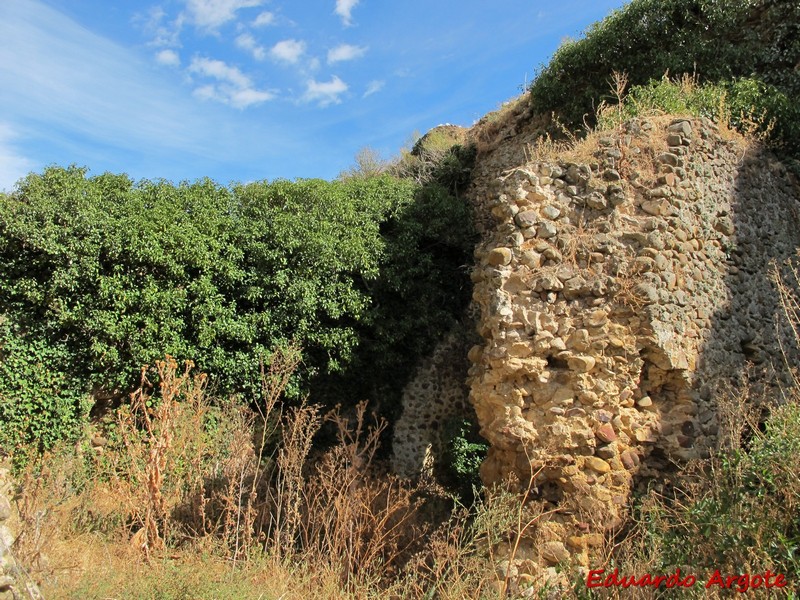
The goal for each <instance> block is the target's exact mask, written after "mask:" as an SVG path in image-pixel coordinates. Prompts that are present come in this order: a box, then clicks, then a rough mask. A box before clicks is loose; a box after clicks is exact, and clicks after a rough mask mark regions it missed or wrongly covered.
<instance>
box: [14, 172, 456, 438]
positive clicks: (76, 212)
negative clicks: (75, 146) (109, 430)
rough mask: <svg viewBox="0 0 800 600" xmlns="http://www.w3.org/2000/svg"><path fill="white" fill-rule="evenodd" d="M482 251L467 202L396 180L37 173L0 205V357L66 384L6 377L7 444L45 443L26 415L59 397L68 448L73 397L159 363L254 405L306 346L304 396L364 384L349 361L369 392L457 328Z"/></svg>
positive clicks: (114, 385)
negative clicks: (284, 349)
mask: <svg viewBox="0 0 800 600" xmlns="http://www.w3.org/2000/svg"><path fill="white" fill-rule="evenodd" d="M470 247H471V241H470V228H469V225H468V215H467V212H466V207H465V206H463V203H461V202H458V201H457V200H455V198H454V197H453V196H452V195H451V194H449V193H448V191H447V190H445V189H444V188H442V187H440V186H437V185H429V186H427V187H426V188H424V189H419V187H418V186H416V185H415V184H413V183H411V182H409V181H406V180H401V179H397V178H394V177H390V176H388V175H387V176H380V177H370V178H353V179H348V180H344V181H334V182H326V181H322V180H304V181H296V182H289V181H281V180H279V181H274V182H271V183H267V182H257V183H251V184H247V185H236V186H231V187H223V186H220V185H217V184H215V183H214V182H212V181H210V180H202V181H198V182H195V183H181V184H179V185H174V184H171V183H169V182H165V181H155V182H153V181H142V182H139V183H134V182H133V181H131V180H130V179H129V178H128V177H127V176H125V175H112V174H103V175H99V176H94V177H90V176H88V175H87V172H86V170H85V169H80V168H76V167H70V168H59V167H51V168H48V169H46V170H45V171H44V172H43V173H41V174H31V175H29V176H28V177H27V178H26V179H25V180H23V181H22V183H21V184H20V185H19V186H18V189H16V190H15V191H14V192H13V193H12V194H10V195H9V196H7V197H5V198H4V199H3V201H2V202H1V203H0V314H2V315H5V318H6V320H7V324H6V325H5V329H4V330H3V336H4V337H3V340H2V341H0V343H1V344H2V345H1V346H0V355H2V356H0V358H2V363H3V365H4V367H3V368H4V369H15V368H16V367H14V363H13V360H19V361H22V363H21V364H23V363H24V364H25V365H36V364H47V373H50V372H52V373H54V374H55V373H58V374H59V375H58V377H61V379H59V381H61V382H62V383H59V384H56V383H55V382H54V381H55V380H53V377H56V376H55V375H53V377H50V376H49V375H47V377H45V375H44V374H40V375H37V377H38V378H39V379H42V378H44V379H42V381H41V382H40V381H39V380H38V379H37V378H36V377H34V378H32V379H28V380H26V382H27V383H19V382H17V380H16V379H9V378H3V380H2V381H0V422H3V423H5V425H4V427H3V429H4V431H3V433H4V435H5V436H6V437H8V436H11V437H15V436H16V437H17V438H18V437H19V433H20V432H19V430H20V428H21V429H26V428H27V430H28V433H27V434H26V435H38V434H37V433H36V432H35V431H34V429H32V427H33V425H31V424H30V423H29V421H26V420H24V415H23V414H22V413H20V411H21V410H23V409H22V408H20V407H24V406H29V408H25V409H24V410H26V411H29V412H30V411H33V412H36V410H34V405H35V404H36V402H37V401H38V402H40V403H42V402H55V403H56V405H53V406H52V407H49V408H45V407H42V406H40V407H39V408H41V409H42V410H44V411H45V412H43V413H42V414H41V415H40V418H41V419H44V421H47V420H48V419H51V417H50V416H47V415H53V416H52V419H56V420H57V421H58V423H56V422H53V423H52V427H53V431H54V433H53V436H57V435H58V432H59V431H62V430H63V427H62V424H66V423H67V421H69V420H70V419H74V417H75V416H76V415H77V414H78V413H79V412H80V411H79V410H78V405H79V403H78V402H77V401H76V399H75V398H74V397H73V395H74V394H77V393H81V392H86V391H89V390H90V389H92V390H93V391H95V392H98V391H101V392H104V393H114V392H117V393H119V392H124V391H127V390H129V389H130V388H131V386H132V385H133V384H135V383H137V375H138V373H139V370H140V368H141V367H142V365H144V364H152V363H153V361H155V360H156V359H158V358H159V357H163V356H164V354H170V355H172V356H174V357H176V358H177V359H179V360H182V359H192V360H193V361H195V363H196V364H197V366H198V367H199V368H200V369H202V370H204V371H205V372H207V373H208V374H209V375H210V378H211V382H212V386H213V387H215V388H216V389H217V390H218V391H219V392H221V393H228V392H244V393H247V392H252V391H254V390H256V389H257V387H258V385H259V383H258V382H259V364H260V361H261V360H262V359H264V358H267V357H268V355H269V353H270V352H271V351H272V349H274V348H276V347H280V346H285V345H287V344H289V343H295V344H298V345H299V346H300V347H302V348H303V351H304V352H303V365H304V368H303V371H302V373H301V374H300V375H299V376H298V378H297V379H296V381H294V383H293V388H292V390H290V392H291V393H294V394H295V395H297V394H298V393H300V392H301V391H302V390H308V389H309V386H310V385H312V384H314V383H315V382H324V381H325V378H326V377H330V376H332V374H338V377H340V378H345V379H347V378H348V377H350V378H353V377H355V373H354V372H353V369H352V367H353V366H354V365H359V366H360V367H362V368H363V369H364V370H363V371H362V372H361V373H360V375H361V377H362V379H363V380H364V382H366V383H365V384H364V386H365V387H364V388H363V389H362V390H360V391H361V392H363V393H364V394H366V393H369V392H371V391H374V389H375V388H374V386H372V388H370V386H369V385H368V384H369V383H370V382H372V383H374V382H375V381H377V380H378V379H380V378H384V377H386V369H394V372H395V373H397V372H398V371H399V372H403V371H404V370H405V371H407V370H408V369H409V368H410V367H408V365H409V363H413V361H414V360H416V358H417V357H418V356H419V353H421V352H423V351H427V350H428V349H429V347H430V344H431V343H432V340H433V339H435V336H437V335H438V334H439V333H440V332H441V330H442V328H443V327H446V326H447V325H448V324H449V322H448V318H449V319H452V315H453V314H454V313H455V312H457V310H458V309H459V308H460V306H459V302H461V301H462V299H463V294H461V295H460V296H459V295H458V294H457V293H455V291H456V290H458V289H459V288H461V287H462V282H461V280H460V279H459V277H460V278H461V279H463V278H464V277H465V276H466V272H465V271H464V270H463V269H459V266H460V265H462V264H464V262H465V261H466V257H467V256H468V252H469V249H470ZM359 352H360V354H357V353H359ZM39 356H41V357H42V358H38V357H39ZM15 357H16V358H15ZM31 368H33V367H31ZM348 369H349V370H348ZM29 370H30V369H29ZM348 373H349V375H348ZM389 379H390V380H392V382H393V384H394V385H395V386H397V385H398V383H400V382H398V379H397V377H390V378H389ZM45 385H46V386H49V387H50V388H53V389H56V388H57V389H58V394H56V397H58V398H59V399H58V400H52V399H48V400H44V398H45V397H48V398H49V396H48V395H47V394H39V393H38V392H37V391H36V390H38V387H42V386H45ZM319 385H320V389H324V388H325V385H324V384H323V383H320V384H319ZM26 386H27V387H26ZM31 386H34V387H36V386H38V387H36V390H34V389H33V387H31ZM328 387H330V386H328ZM23 388H24V389H23ZM48 389H49V388H48ZM334 391H338V393H339V394H340V395H342V393H343V392H342V390H334ZM26 398H27V399H26ZM37 399H38V400H37ZM337 399H341V398H337ZM358 399H359V398H357V397H350V398H347V400H348V401H349V402H355V401H356V400H358ZM324 400H326V398H315V401H324ZM65 404H69V405H71V406H72V407H73V411H72V412H71V413H70V414H71V416H70V417H69V418H68V416H67V413H69V411H67V413H65V408H64V406H65ZM37 418H39V417H37ZM11 423H15V424H14V425H11ZM37 427H38V426H37ZM15 428H16V429H15ZM12 430H13V431H12Z"/></svg>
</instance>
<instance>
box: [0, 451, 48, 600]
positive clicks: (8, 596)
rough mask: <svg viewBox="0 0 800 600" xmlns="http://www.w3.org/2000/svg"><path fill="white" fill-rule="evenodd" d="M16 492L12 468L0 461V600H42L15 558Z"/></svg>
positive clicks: (35, 586) (36, 587) (36, 588)
mask: <svg viewBox="0 0 800 600" xmlns="http://www.w3.org/2000/svg"><path fill="white" fill-rule="evenodd" d="M13 492H14V485H13V480H12V478H11V468H10V465H9V464H8V463H6V462H2V463H0V600H22V599H25V600H40V599H41V598H43V596H42V594H41V593H40V592H39V588H38V586H37V585H36V584H35V583H34V582H33V581H32V580H31V578H30V577H29V576H28V574H27V572H26V570H25V569H24V567H23V566H22V565H21V564H20V563H19V561H17V559H16V558H14V554H13V552H12V551H13V546H14V540H15V536H14V533H13V532H12V528H11V526H10V522H11V518H12V516H13V506H12V504H11V497H12V495H13Z"/></svg>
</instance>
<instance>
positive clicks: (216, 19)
mask: <svg viewBox="0 0 800 600" xmlns="http://www.w3.org/2000/svg"><path fill="white" fill-rule="evenodd" d="M261 3H262V0H186V10H187V11H188V12H189V16H190V17H191V19H192V21H193V22H194V24H195V25H197V26H198V27H202V28H205V29H216V28H217V27H219V26H220V25H223V24H225V23H227V22H228V21H232V20H234V19H235V18H236V12H237V11H239V10H241V9H243V8H253V7H255V6H260V5H261Z"/></svg>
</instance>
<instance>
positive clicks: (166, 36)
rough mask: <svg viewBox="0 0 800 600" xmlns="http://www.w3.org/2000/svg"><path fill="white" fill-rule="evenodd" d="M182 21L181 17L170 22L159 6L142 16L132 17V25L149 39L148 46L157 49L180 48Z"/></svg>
mask: <svg viewBox="0 0 800 600" xmlns="http://www.w3.org/2000/svg"><path fill="white" fill-rule="evenodd" d="M183 21H184V17H183V15H180V16H178V18H177V19H175V20H173V21H170V20H169V19H168V18H167V13H166V12H165V11H164V9H163V8H161V7H160V6H153V7H151V8H150V9H149V10H148V11H147V13H145V14H144V15H142V14H137V15H136V16H135V17H134V23H137V24H138V25H139V26H140V27H141V28H142V30H143V31H144V33H145V34H146V35H147V36H148V37H149V38H150V43H149V45H150V46H155V47H157V48H164V47H167V48H175V47H177V46H180V34H181V29H182V28H183Z"/></svg>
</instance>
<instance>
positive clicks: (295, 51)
mask: <svg viewBox="0 0 800 600" xmlns="http://www.w3.org/2000/svg"><path fill="white" fill-rule="evenodd" d="M305 51H306V43H305V42H302V41H298V40H283V41H280V42H278V43H277V44H275V45H274V46H273V47H272V48H271V49H270V51H269V55H270V56H271V57H272V58H274V59H275V60H277V61H279V62H286V63H291V64H294V63H296V62H297V61H299V60H300V57H301V56H303V54H304V53H305Z"/></svg>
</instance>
